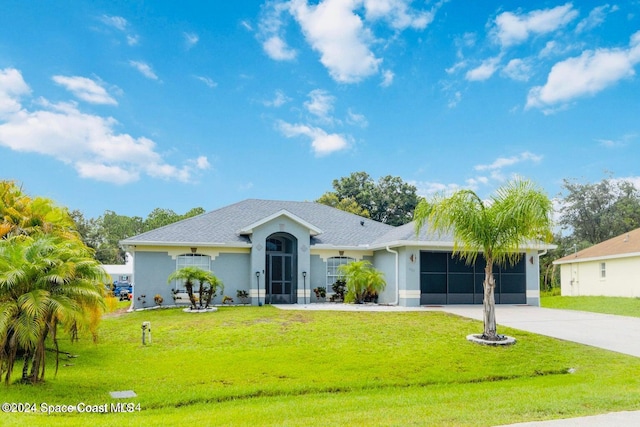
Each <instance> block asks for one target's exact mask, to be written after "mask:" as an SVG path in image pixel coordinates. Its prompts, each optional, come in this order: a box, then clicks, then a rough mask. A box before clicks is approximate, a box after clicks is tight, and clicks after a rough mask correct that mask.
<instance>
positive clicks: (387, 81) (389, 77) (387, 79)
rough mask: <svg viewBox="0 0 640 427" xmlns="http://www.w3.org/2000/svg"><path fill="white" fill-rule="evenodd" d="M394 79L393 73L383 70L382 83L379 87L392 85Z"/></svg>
mask: <svg viewBox="0 0 640 427" xmlns="http://www.w3.org/2000/svg"><path fill="white" fill-rule="evenodd" d="M394 77H395V75H394V74H393V71H390V70H384V71H383V72H382V83H380V86H382V87H389V86H391V84H392V83H393V78H394Z"/></svg>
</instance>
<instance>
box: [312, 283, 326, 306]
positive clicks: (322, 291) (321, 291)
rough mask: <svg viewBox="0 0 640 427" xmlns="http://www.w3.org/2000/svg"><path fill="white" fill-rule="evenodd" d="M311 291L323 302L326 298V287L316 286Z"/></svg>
mask: <svg viewBox="0 0 640 427" xmlns="http://www.w3.org/2000/svg"><path fill="white" fill-rule="evenodd" d="M313 293H315V294H316V299H317V300H318V301H319V302H324V301H325V299H326V298H327V288H325V287H323V286H318V287H317V288H313Z"/></svg>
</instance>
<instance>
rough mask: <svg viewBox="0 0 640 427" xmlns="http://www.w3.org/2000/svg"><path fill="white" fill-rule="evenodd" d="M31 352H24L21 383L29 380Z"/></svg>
mask: <svg viewBox="0 0 640 427" xmlns="http://www.w3.org/2000/svg"><path fill="white" fill-rule="evenodd" d="M30 355H31V352H30V351H28V350H25V351H24V355H23V356H22V357H23V360H22V382H23V383H26V382H27V381H28V380H29V361H30V360H31V358H30V357H29V356H30Z"/></svg>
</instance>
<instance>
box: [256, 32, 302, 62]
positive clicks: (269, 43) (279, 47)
mask: <svg viewBox="0 0 640 427" xmlns="http://www.w3.org/2000/svg"><path fill="white" fill-rule="evenodd" d="M262 47H263V48H264V51H265V52H266V53H267V55H269V58H271V59H275V60H276V61H290V60H292V59H295V57H296V55H297V52H296V51H295V50H293V49H291V48H289V46H287V44H286V43H285V41H284V40H282V39H281V38H280V36H271V37H269V38H268V39H266V40H265V41H264V42H263V43H262Z"/></svg>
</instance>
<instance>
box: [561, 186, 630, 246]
mask: <svg viewBox="0 0 640 427" xmlns="http://www.w3.org/2000/svg"><path fill="white" fill-rule="evenodd" d="M563 187H564V189H565V190H566V192H567V194H566V195H565V196H564V197H563V199H562V200H561V208H560V221H559V223H560V225H561V226H562V228H563V229H564V230H565V231H567V232H569V234H570V236H571V240H572V244H575V245H577V246H584V244H585V243H586V244H587V246H590V245H595V244H597V243H600V242H603V241H605V240H608V239H610V238H612V237H615V236H619V235H621V234H624V233H626V232H628V231H630V230H633V229H636V228H638V227H640V192H638V189H637V188H636V187H635V186H634V184H633V183H631V182H629V181H625V180H615V179H612V178H606V179H603V180H602V181H600V182H598V183H595V184H592V183H586V184H582V183H578V182H576V181H573V180H568V179H565V180H564V181H563Z"/></svg>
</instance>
